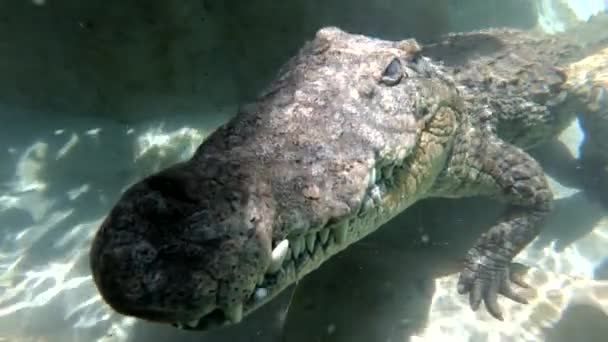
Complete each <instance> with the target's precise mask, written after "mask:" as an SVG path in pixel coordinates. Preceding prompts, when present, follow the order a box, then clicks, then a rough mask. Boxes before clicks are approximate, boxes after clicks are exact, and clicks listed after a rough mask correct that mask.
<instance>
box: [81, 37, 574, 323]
mask: <svg viewBox="0 0 608 342" xmlns="http://www.w3.org/2000/svg"><path fill="white" fill-rule="evenodd" d="M474 35H478V36H479V35H483V37H482V38H483V39H481V40H480V39H478V38H479V37H477V38H474V39H473V38H472V37H474ZM484 37H487V39H486V38H484ZM539 39H540V38H535V37H533V36H531V35H528V34H525V33H521V32H516V31H508V30H492V31H487V32H485V33H472V34H468V35H455V36H452V37H448V38H447V40H446V41H445V42H444V43H442V44H438V45H435V46H429V47H425V48H421V47H420V46H418V44H417V43H416V42H415V41H414V40H405V41H398V42H391V41H385V40H380V39H374V38H370V37H365V36H361V35H353V34H348V33H345V32H343V31H341V30H339V29H337V28H325V29H322V30H320V31H319V32H318V33H317V35H316V37H315V38H314V39H313V40H312V41H310V42H309V43H307V44H306V45H305V46H304V47H303V48H302V49H301V51H300V52H299V53H298V54H297V55H296V56H295V57H293V58H292V59H291V60H290V61H289V62H287V63H286V65H285V66H284V67H283V68H282V69H281V70H280V72H279V73H278V75H277V77H276V79H275V80H274V81H273V82H272V83H271V84H270V86H269V87H268V88H267V89H266V91H265V92H264V93H263V94H261V95H260V97H259V98H258V100H257V101H255V102H254V103H252V104H249V105H247V106H244V107H243V108H242V109H241V110H240V111H239V113H238V115H237V116H236V117H235V118H234V119H233V120H231V121H230V122H228V123H227V124H226V125H225V126H223V127H222V128H220V129H219V130H217V131H216V132H214V133H213V134H212V135H211V136H210V137H209V138H208V139H207V140H206V141H205V142H204V143H203V144H202V145H201V146H200V148H199V149H198V150H197V151H196V153H195V155H194V156H193V157H192V159H191V160H189V161H187V162H184V163H181V164H178V165H175V166H174V167H171V168H169V169H167V170H165V171H162V172H160V173H158V174H154V175H152V176H150V177H148V178H146V179H144V180H142V181H140V182H138V183H137V184H135V185H133V186H132V187H131V188H130V189H129V190H128V191H126V192H125V194H124V195H123V196H122V198H121V199H120V200H119V201H118V203H117V204H116V206H115V207H114V208H113V209H112V211H111V213H110V214H109V216H108V217H107V218H106V220H105V222H104V223H103V225H102V226H101V228H100V230H99V231H98V233H97V235H96V237H95V240H94V242H93V246H92V249H91V268H92V271H93V276H94V280H95V282H96V284H97V286H98V289H99V291H100V292H101V294H102V296H103V298H104V299H105V300H106V302H107V303H108V304H110V305H111V306H112V307H113V308H114V309H115V310H117V311H118V312H121V313H123V314H127V315H132V316H136V317H139V318H143V319H148V320H153V321H159V322H170V323H176V324H178V325H180V326H183V327H185V328H188V329H199V330H203V329H207V328H210V327H213V326H217V325H225V324H230V323H236V322H239V321H240V320H241V318H242V316H243V315H246V314H248V313H250V312H251V311H253V310H255V309H256V308H257V307H259V306H260V305H263V304H264V303H266V302H267V301H269V300H270V299H271V298H273V297H274V296H275V295H276V294H277V293H279V292H280V291H281V290H282V289H284V288H285V287H286V286H288V285H289V284H291V283H293V282H295V281H297V279H299V278H301V277H303V276H304V275H306V274H307V273H308V272H310V271H312V270H314V269H315V268H316V267H318V266H319V265H320V264H321V263H323V262H324V261H326V260H327V259H328V258H330V257H331V256H332V255H334V254H336V253H338V252H339V251H341V250H342V249H344V248H346V247H347V246H349V245H350V244H351V243H353V242H355V241H357V240H359V239H361V238H362V237H364V236H365V235H367V234H369V233H371V232H373V231H374V230H376V229H377V228H379V227H380V226H381V225H382V224H384V223H385V222H387V221H388V220H390V219H391V218H393V217H394V216H396V215H397V214H399V213H400V212H402V211H403V210H405V209H406V208H407V207H409V206H410V205H412V204H413V203H414V202H416V201H418V200H421V199H424V198H428V197H463V196H478V195H483V196H489V197H492V198H495V199H498V200H501V201H504V202H506V203H507V204H508V208H509V209H508V211H507V212H506V213H505V214H504V216H502V217H501V218H500V219H499V220H498V222H497V223H496V224H495V225H494V226H493V227H491V228H490V229H489V230H488V232H487V233H485V234H483V236H481V237H480V238H479V240H478V242H477V243H476V244H475V246H473V247H472V248H471V250H470V251H469V252H468V254H467V255H466V258H465V265H464V270H463V271H462V273H461V276H460V281H459V285H458V286H459V291H460V292H461V293H467V294H468V295H469V297H470V301H471V306H472V307H473V308H474V309H476V308H477V307H478V306H479V305H480V303H481V302H482V301H483V302H484V303H485V306H486V308H487V309H488V311H489V312H490V313H491V314H493V315H494V316H495V317H496V318H499V319H502V316H501V313H500V308H499V306H498V304H497V297H498V294H502V295H504V296H506V297H509V298H511V299H513V300H516V301H519V302H525V300H524V299H523V298H521V297H520V296H519V295H517V294H516V293H515V292H514V290H512V288H511V281H510V275H509V268H508V266H509V264H510V261H511V260H512V258H513V257H514V256H515V255H516V254H517V253H519V251H521V250H522V249H523V248H524V247H525V246H526V245H527V244H528V243H529V242H530V241H531V240H532V239H534V237H536V236H537V234H538V231H539V227H540V224H541V222H542V220H543V218H544V217H545V215H546V214H547V213H548V211H549V210H550V206H551V200H552V194H551V191H550V190H549V187H548V185H547V182H546V180H545V177H544V174H543V171H542V169H541V168H540V166H539V165H538V163H536V162H535V161H534V160H533V159H532V158H531V157H530V156H528V155H527V154H526V153H525V152H524V151H523V150H522V149H521V148H520V147H517V146H515V145H514V144H511V143H509V142H507V141H505V140H503V139H501V138H500V137H499V136H498V135H497V133H496V131H497V129H498V134H499V135H500V136H502V137H503V138H505V139H508V140H509V141H513V142H515V143H517V144H518V145H520V146H528V145H533V144H535V143H537V142H538V141H540V140H542V139H546V137H550V136H551V135H552V134H554V132H555V131H557V130H558V129H559V127H561V126H562V123H561V121H562V120H566V121H567V120H568V118H567V116H568V115H570V117H571V116H572V114H567V115H566V114H563V116H564V118H561V115H562V114H561V112H560V110H561V109H560V108H565V107H567V106H568V105H569V101H570V100H568V99H567V97H565V90H564V89H563V87H562V86H563V85H564V82H565V81H566V77H565V76H564V75H563V73H562V72H561V71H557V70H556V69H554V68H552V67H551V66H552V65H554V64H557V62H558V61H557V59H559V58H560V55H559V54H560V52H559V51H565V52H568V51H570V49H571V48H570V47H569V46H568V45H565V46H558V45H556V41H555V40H539ZM450 41H452V43H450ZM467 41H468V42H471V43H472V44H473V45H474V46H476V47H475V49H479V43H480V42H485V41H487V42H489V43H491V44H498V46H499V47H501V49H498V50H496V49H494V50H488V51H483V50H477V52H478V53H477V54H475V53H473V54H470V55H469V56H467V60H464V57H465V56H464V55H463V53H464V52H465V51H466V50H468V52H469V53H470V52H471V51H472V52H475V49H473V47H469V48H467V47H466V43H467ZM450 44H452V45H455V46H456V47H457V48H452V50H450ZM463 44H464V45H463ZM538 44H546V46H547V47H552V48H553V50H554V51H558V52H555V53H546V54H544V53H541V54H536V53H534V52H536V51H537V50H533V48H532V47H533V46H537V45H538ZM560 44H561V43H560ZM459 46H460V47H459ZM513 47H517V49H515V50H511V49H513ZM560 49H561V50H560ZM456 52H457V53H456ZM427 56H430V57H431V58H433V59H443V60H445V61H446V65H442V64H441V63H439V62H437V61H433V60H432V59H431V58H429V57H427ZM500 56H502V57H500ZM459 58H460V59H459ZM459 65H463V66H465V67H459ZM513 70H515V71H516V72H515V73H514V71H513ZM540 128H542V129H540ZM537 129H538V130H539V132H536V131H535V130H537ZM285 240H287V241H288V242H287V241H285ZM287 246H288V248H287V249H286V247H287ZM285 251H286V253H285Z"/></svg>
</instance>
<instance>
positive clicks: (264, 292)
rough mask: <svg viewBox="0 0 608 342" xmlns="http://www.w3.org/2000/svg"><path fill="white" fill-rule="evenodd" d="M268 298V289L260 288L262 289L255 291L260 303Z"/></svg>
mask: <svg viewBox="0 0 608 342" xmlns="http://www.w3.org/2000/svg"><path fill="white" fill-rule="evenodd" d="M266 296H268V290H267V289H265V288H263V287H260V288H258V289H256V290H255V299H256V300H258V301H259V300H262V299H264V298H266Z"/></svg>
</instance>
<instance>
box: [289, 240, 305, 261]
mask: <svg viewBox="0 0 608 342" xmlns="http://www.w3.org/2000/svg"><path fill="white" fill-rule="evenodd" d="M303 250H304V239H302V238H296V239H294V240H293V241H292V246H291V251H292V252H293V253H292V254H293V258H294V259H297V258H298V257H300V254H301V253H302V251H303Z"/></svg>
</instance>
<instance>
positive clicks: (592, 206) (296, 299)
mask: <svg viewBox="0 0 608 342" xmlns="http://www.w3.org/2000/svg"><path fill="white" fill-rule="evenodd" d="M421 3H422V4H421ZM607 8H608V4H607V3H606V2H605V1H603V0H597V1H594V0H586V1H583V0H578V1H577V0H570V1H569V2H568V1H566V0H561V1H560V0H538V1H527V0H513V1H477V0H469V1H448V0H432V1H426V2H418V1H407V0H402V1H396V0H379V1H363V0H356V1H354V0H353V1H346V0H342V1H338V0H333V1H327V2H321V1H305V0H294V1H293V2H287V1H285V2H278V1H271V0H259V1H248V2H241V1H236V0H225V1H220V0H203V1H181V2H179V4H177V3H175V4H174V3H171V4H169V2H163V1H160V0H159V1H149V2H143V1H141V2H130V3H129V4H126V3H123V2H122V1H117V0H116V1H97V0H94V1H89V2H83V1H76V0H73V1H67V0H66V1H53V0H37V1H29V0H22V1H17V0H11V1H5V2H2V3H0V133H1V134H0V142H1V144H0V147H1V148H2V150H0V231H1V232H2V234H0V342H4V341H11V342H12V341H24V342H25V341H27V342H29V341H78V342H80V341H87V342H88V341H105V342H110V341H134V342H139V341H180V342H181V341H302V342H314V341H336V342H337V341H349V342H355V341H356V342H359V341H361V342H367V341H370V342H376V341H378V342H389V341H390V342H396V341H445V340H449V341H605V340H606V336H608V324H606V323H608V211H606V209H605V207H604V206H603V205H602V204H601V203H599V202H598V201H596V200H595V199H593V198H591V197H590V196H588V195H587V194H586V192H585V191H584V190H583V189H580V188H579V187H577V186H576V185H572V184H560V181H559V180H557V179H558V177H556V178H555V179H556V180H554V181H552V188H553V190H554V193H555V194H556V204H555V209H554V210H553V212H552V214H551V216H550V218H549V220H548V222H547V223H546V225H545V227H544V230H543V232H542V234H541V235H540V236H539V238H537V239H536V240H535V241H534V242H533V243H532V244H531V245H530V246H529V247H528V248H526V249H525V250H524V251H523V252H522V253H521V254H520V255H519V256H518V258H517V260H516V261H518V262H521V263H522V264H526V265H529V266H531V269H530V271H529V272H528V277H527V279H528V281H529V283H530V284H531V285H533V286H534V287H535V289H536V290H535V291H532V290H531V291H529V292H528V293H526V294H527V296H528V298H530V303H529V304H528V305H519V304H516V303H513V302H509V301H507V300H502V301H501V305H502V306H503V308H504V311H505V322H499V321H496V320H493V319H492V318H491V317H490V316H489V315H488V314H487V313H486V312H485V311H484V310H480V311H479V312H477V313H475V312H472V311H471V310H470V308H469V307H468V300H467V298H466V297H465V296H460V295H458V294H457V292H456V281H457V279H458V274H457V273H456V272H457V267H458V266H457V265H458V261H459V258H461V257H462V256H463V255H464V253H465V251H466V250H467V248H469V247H470V245H471V244H472V243H473V241H474V240H475V239H476V238H477V237H478V236H479V234H480V233H481V232H483V231H484V229H485V228H486V227H488V225H489V224H490V223H491V222H493V220H495V218H496V215H498V213H499V212H500V209H501V208H500V206H499V205H497V204H493V203H489V202H488V201H486V200H478V199H467V200H455V201H454V200H433V201H428V202H422V203H419V204H417V205H415V206H414V207H413V208H411V209H409V210H408V211H407V212H406V213H405V214H404V215H401V216H400V217H398V218H397V219H395V220H393V221H392V222H390V223H389V224H387V225H386V227H384V228H382V229H381V230H380V231H379V232H378V233H376V234H373V236H370V237H369V238H367V239H365V240H363V241H361V242H360V243H358V244H356V245H354V246H351V247H350V248H349V249H347V250H346V251H345V252H343V253H342V254H340V255H339V256H337V257H335V258H334V259H333V260H331V261H330V262H328V263H327V264H325V265H324V266H323V267H321V268H320V269H319V270H317V271H316V272H314V273H313V274H311V275H310V276H308V277H306V278H305V279H304V280H303V281H302V282H301V283H300V284H299V285H298V287H297V288H296V290H295V293H294V296H293V301H292V302H291V305H290V306H289V311H288V312H287V313H286V312H285V310H286V308H287V307H288V302H289V300H290V296H289V295H290V293H285V294H284V295H282V296H281V297H279V298H277V299H276V300H274V301H273V302H272V303H271V304H270V305H268V306H266V307H264V308H263V309H261V310H260V311H259V312H256V313H255V314H254V315H252V316H250V317H248V318H247V319H246V320H245V321H243V322H242V323H241V324H240V325H238V326H234V327H231V328H228V329H223V330H219V331H212V332H210V333H207V334H202V333H197V332H185V331H180V330H177V329H175V328H173V327H171V326H165V325H160V324H153V323H148V322H143V321H139V320H135V319H133V318H128V317H124V316H121V315H119V314H116V313H115V312H113V311H112V310H111V309H110V308H109V307H108V306H106V305H105V304H104V303H103V302H102V300H101V298H100V296H99V294H98V293H97V290H96V288H95V286H94V284H93V282H92V279H91V275H90V270H89V265H88V251H89V247H90V242H91V239H92V237H93V234H94V233H95V231H96V229H97V228H98V226H99V224H100V222H101V220H102V219H103V218H104V216H105V215H106V214H107V212H108V211H109V209H110V208H111V207H112V205H113V204H114V202H115V201H116V200H117V199H118V197H119V196H120V194H121V192H122V191H124V190H125V188H126V187H127V186H129V185H130V184H132V183H133V182H134V181H136V180H138V179H140V178H141V177H143V176H145V175H147V174H150V173H152V172H154V171H157V170H159V169H161V168H163V167H165V166H168V165H171V164H172V163H175V162H177V161H179V160H183V159H186V158H188V157H189V156H190V155H191V154H192V153H193V151H194V149H195V148H196V147H197V146H198V144H200V142H201V141H202V139H203V138H204V137H205V136H207V135H208V134H209V133H210V132H211V131H212V130H213V129H214V128H216V127H217V126H218V125H220V124H221V123H223V122H225V121H226V120H227V119H228V118H230V117H231V116H232V115H233V114H234V113H235V111H236V108H237V106H238V104H239V103H242V102H243V101H246V100H247V99H250V98H251V97H253V96H255V94H256V92H257V91H259V89H260V88H261V87H262V86H263V85H264V84H266V83H267V82H268V81H269V79H270V78H271V77H272V76H273V75H274V72H275V71H276V69H277V68H278V67H279V66H280V64H281V63H282V62H283V61H284V60H285V59H286V58H287V57H288V56H290V55H292V54H293V53H294V52H295V51H296V50H297V49H298V48H299V47H300V46H301V45H302V44H303V42H304V41H305V40H306V39H309V38H310V37H311V35H312V34H314V32H315V31H316V30H317V29H318V28H319V27H321V26H324V25H330V24H331V25H337V26H340V27H342V28H344V29H347V30H351V31H357V32H361V33H365V34H370V35H377V36H382V37H385V38H390V39H398V38H409V37H415V38H417V39H420V40H421V41H432V40H433V39H436V38H437V37H439V36H440V35H441V34H445V33H447V32H451V31H466V30H473V29H480V28H486V27H492V26H509V27H515V28H520V29H527V30H532V29H536V30H543V31H545V32H548V33H556V32H559V31H563V30H568V28H569V27H570V26H572V25H574V24H576V23H579V22H581V21H585V20H587V18H588V17H589V16H590V15H592V14H595V13H600V12H602V11H605V10H606V9H607ZM606 29H607V30H608V27H606ZM607 46H608V43H607ZM583 138H584V137H583V133H582V132H581V130H580V129H579V127H578V123H577V122H575V123H573V124H572V125H571V126H570V127H569V128H568V129H567V130H566V131H565V132H564V133H563V134H561V136H560V137H559V140H560V141H561V142H562V143H563V144H564V145H565V146H566V148H565V149H564V151H562V152H564V155H565V157H566V158H565V159H567V160H575V159H576V158H577V157H578V148H579V145H580V143H581V141H582V139H583ZM537 153H538V155H539V158H541V159H543V160H545V159H546V160H547V161H546V162H547V163H549V164H551V165H546V169H547V170H548V173H549V176H552V173H551V172H549V170H558V171H559V170H566V169H567V168H569V167H570V166H568V165H566V164H561V163H562V159H559V158H557V157H556V158H553V157H549V154H550V153H549V152H547V151H537ZM551 156H552V155H551ZM543 165H545V164H543ZM558 173H559V172H558ZM573 173H574V174H575V175H576V173H577V171H576V168H574V169H573ZM560 180H561V179H560Z"/></svg>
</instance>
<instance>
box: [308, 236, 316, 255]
mask: <svg viewBox="0 0 608 342" xmlns="http://www.w3.org/2000/svg"><path fill="white" fill-rule="evenodd" d="M316 237H317V236H316V235H315V234H314V233H312V234H308V235H306V249H307V250H308V253H310V254H312V253H313V252H314V251H315V238H316Z"/></svg>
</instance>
